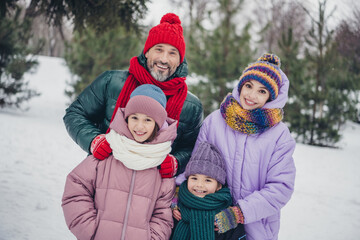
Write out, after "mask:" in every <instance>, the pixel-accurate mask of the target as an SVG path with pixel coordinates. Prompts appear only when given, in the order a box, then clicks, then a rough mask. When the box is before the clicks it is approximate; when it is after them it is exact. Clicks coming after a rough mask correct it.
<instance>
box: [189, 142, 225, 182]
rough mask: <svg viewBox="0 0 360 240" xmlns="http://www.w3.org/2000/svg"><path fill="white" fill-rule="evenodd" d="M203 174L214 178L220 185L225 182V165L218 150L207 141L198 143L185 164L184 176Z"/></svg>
mask: <svg viewBox="0 0 360 240" xmlns="http://www.w3.org/2000/svg"><path fill="white" fill-rule="evenodd" d="M193 174H203V175H206V176H208V177H211V178H214V179H215V180H216V181H218V182H219V183H221V184H222V185H224V184H225V182H226V166H225V162H224V159H223V157H222V155H221V153H220V151H219V150H218V149H217V148H216V147H215V146H214V145H212V144H210V143H207V142H201V143H199V145H198V147H197V149H196V150H195V151H194V152H193V153H192V155H191V158H190V160H189V162H188V164H187V165H186V169H185V177H186V178H188V177H189V176H190V175H193Z"/></svg>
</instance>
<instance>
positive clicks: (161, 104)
mask: <svg viewBox="0 0 360 240" xmlns="http://www.w3.org/2000/svg"><path fill="white" fill-rule="evenodd" d="M166 102H167V100H166V96H165V94H164V92H163V91H162V90H161V89H160V88H159V87H157V86H155V85H152V84H143V85H140V86H139V87H137V88H135V90H134V91H133V92H132V93H131V95H130V100H129V101H128V103H127V104H126V107H125V119H126V118H127V117H128V116H130V115H131V114H134V113H142V114H145V115H147V116H149V117H151V118H152V119H154V120H155V122H156V124H157V125H158V126H159V128H161V127H162V126H163V124H164V122H165V120H166V118H167V112H166V110H165V108H166Z"/></svg>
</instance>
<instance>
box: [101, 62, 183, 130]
mask: <svg viewBox="0 0 360 240" xmlns="http://www.w3.org/2000/svg"><path fill="white" fill-rule="evenodd" d="M185 80H186V78H185V77H177V78H173V79H171V80H168V81H166V82H160V81H157V80H155V79H154V78H153V77H152V76H151V74H150V73H149V72H148V71H147V70H146V69H145V68H144V67H143V66H141V65H140V63H139V61H138V58H137V57H133V58H131V60H130V67H129V76H128V78H127V79H126V81H125V84H124V87H123V88H122V89H121V91H120V94H119V97H118V99H117V101H116V105H115V109H114V112H113V115H112V117H111V121H110V122H112V120H113V119H114V116H115V113H116V112H117V110H118V109H119V107H120V108H124V107H125V106H126V104H127V102H128V101H129V99H130V94H131V93H132V92H133V91H134V89H135V88H136V87H138V86H140V85H142V84H153V85H156V86H158V87H159V88H161V90H163V92H164V93H165V95H166V96H167V97H168V100H167V104H166V112H167V114H168V117H170V118H172V119H175V120H178V124H179V119H180V113H181V109H182V107H183V105H184V102H185V99H186V96H187V85H186V83H185ZM159 127H161V126H159ZM108 131H109V129H108Z"/></svg>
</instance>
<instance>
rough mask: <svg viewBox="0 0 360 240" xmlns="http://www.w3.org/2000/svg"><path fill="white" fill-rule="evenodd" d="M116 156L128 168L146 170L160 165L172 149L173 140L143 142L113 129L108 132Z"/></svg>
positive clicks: (108, 138) (107, 135)
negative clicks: (154, 142) (153, 142)
mask: <svg viewBox="0 0 360 240" xmlns="http://www.w3.org/2000/svg"><path fill="white" fill-rule="evenodd" d="M106 140H107V141H108V142H109V144H110V147H111V148H112V150H113V155H114V158H115V159H117V160H119V161H120V162H122V163H123V164H124V165H125V166H126V167H127V168H129V169H133V170H145V169H149V168H153V167H157V166H159V165H160V164H161V163H162V162H163V161H164V158H165V157H166V155H167V154H169V153H170V151H171V141H167V142H163V143H158V144H142V143H138V142H136V141H134V140H131V139H129V138H127V137H125V136H123V135H121V134H119V133H117V132H116V131H114V130H113V129H112V130H111V131H110V132H109V133H107V134H106Z"/></svg>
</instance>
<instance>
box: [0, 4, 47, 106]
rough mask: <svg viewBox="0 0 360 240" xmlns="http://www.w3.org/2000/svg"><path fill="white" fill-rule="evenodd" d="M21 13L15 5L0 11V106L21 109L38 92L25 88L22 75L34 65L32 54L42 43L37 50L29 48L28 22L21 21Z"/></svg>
mask: <svg viewBox="0 0 360 240" xmlns="http://www.w3.org/2000/svg"><path fill="white" fill-rule="evenodd" d="M8 9H9V8H8ZM2 10H3V9H2ZM20 13H21V8H19V7H17V5H11V9H9V11H1V13H0V14H1V15H0V108H4V107H9V106H16V107H18V108H20V107H21V105H22V103H23V102H24V101H27V100H29V99H30V98H32V97H34V96H37V95H39V93H37V92H36V91H34V90H31V89H29V88H28V82H25V81H24V79H23V75H24V73H25V72H27V71H29V70H30V69H32V68H33V67H35V66H36V65H37V61H36V59H35V57H34V55H35V54H37V53H38V52H39V51H40V50H41V45H38V46H37V47H36V49H33V48H29V47H28V45H27V43H28V40H29V39H30V37H31V32H30V30H31V27H30V26H31V21H30V20H29V19H27V18H25V19H23V20H20ZM40 43H41V42H40Z"/></svg>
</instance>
